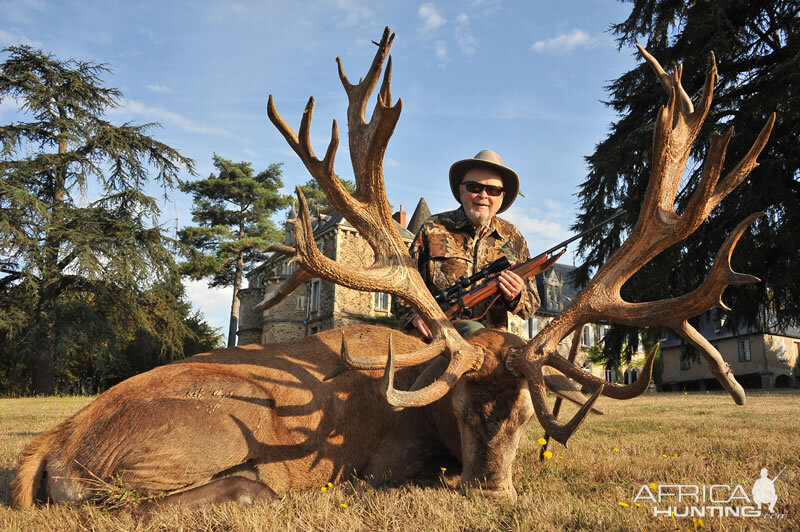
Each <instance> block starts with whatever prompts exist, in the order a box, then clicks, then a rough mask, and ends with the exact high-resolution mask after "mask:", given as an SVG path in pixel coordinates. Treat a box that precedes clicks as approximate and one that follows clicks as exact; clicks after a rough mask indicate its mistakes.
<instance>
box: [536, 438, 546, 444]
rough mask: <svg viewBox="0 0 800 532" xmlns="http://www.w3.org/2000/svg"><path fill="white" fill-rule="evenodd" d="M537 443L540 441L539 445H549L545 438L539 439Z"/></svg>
mask: <svg viewBox="0 0 800 532" xmlns="http://www.w3.org/2000/svg"><path fill="white" fill-rule="evenodd" d="M536 441H538V442H539V445H547V440H545V439H544V438H539V439H538V440H536Z"/></svg>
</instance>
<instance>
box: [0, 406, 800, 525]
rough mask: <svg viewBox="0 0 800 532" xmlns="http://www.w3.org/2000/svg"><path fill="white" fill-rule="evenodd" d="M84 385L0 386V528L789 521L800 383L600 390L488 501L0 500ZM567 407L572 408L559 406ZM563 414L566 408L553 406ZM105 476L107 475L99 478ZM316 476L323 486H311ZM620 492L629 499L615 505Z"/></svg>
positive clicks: (304, 496) (345, 491)
mask: <svg viewBox="0 0 800 532" xmlns="http://www.w3.org/2000/svg"><path fill="white" fill-rule="evenodd" d="M90 400H91V399H90V398H82V397H66V398H35V399H0V449H2V450H0V500H2V501H3V502H4V503H5V504H4V505H2V506H0V524H2V525H1V526H0V528H2V529H3V530H179V529H183V530H215V531H216V530H556V529H571V530H579V529H585V530H695V529H703V530H765V529H766V530H797V529H800V485H799V484H800V441H799V440H798V438H797V433H798V431H797V424H798V419H800V394H798V393H797V392H795V391H791V392H780V393H778V392H758V391H751V392H749V393H748V398H747V404H746V405H745V406H744V407H738V406H736V405H735V404H734V403H733V401H732V400H731V399H730V397H728V396H727V395H724V394H722V393H697V394H692V393H690V394H688V395H684V394H682V393H680V394H657V395H656V394H650V395H645V396H643V397H640V398H637V399H633V400H630V401H624V402H619V401H614V400H611V399H606V398H603V399H601V400H600V402H599V407H600V408H601V409H602V410H604V411H605V412H606V414H605V415H604V416H590V417H589V418H588V419H587V421H586V422H585V423H584V425H583V426H582V427H581V429H580V430H579V431H578V432H577V434H576V435H575V436H574V437H573V438H572V439H571V440H570V446H569V448H568V449H565V448H563V447H561V446H560V445H558V444H551V446H550V450H551V452H552V453H553V457H552V458H551V459H549V460H546V461H545V462H544V463H543V464H540V463H539V461H538V453H539V449H540V444H539V443H538V441H537V440H538V439H539V438H540V437H541V436H542V430H541V428H539V427H538V425H536V424H535V423H531V425H530V427H529V429H528V430H527V432H526V434H525V436H524V438H523V441H522V443H521V445H520V449H519V452H518V456H517V460H516V461H515V464H514V467H515V471H514V484H515V486H516V487H517V491H518V492H519V501H518V502H517V504H516V505H514V506H508V505H504V504H499V503H497V502H495V501H492V500H490V499H486V498H484V497H482V496H480V494H478V493H474V492H473V493H467V495H466V496H464V495H461V494H460V493H458V492H456V491H453V490H448V489H444V488H442V487H437V486H432V487H421V486H404V487H401V488H394V489H384V488H379V489H373V488H371V487H370V486H369V485H367V484H366V483H363V482H361V481H358V480H356V481H353V482H349V483H345V484H342V485H339V486H333V487H328V486H319V487H317V488H315V489H311V490H307V491H304V492H299V493H291V494H288V495H286V496H285V497H284V498H282V499H281V500H277V501H273V502H269V503H262V504H258V505H255V506H253V507H249V508H245V507H241V506H238V505H235V504H226V505H217V506H212V507H208V508H204V509H202V510H199V511H190V510H185V509H181V508H168V509H163V510H159V511H158V512H157V513H155V514H154V516H153V518H152V519H151V520H150V521H149V522H147V523H145V522H141V521H137V520H136V519H135V518H134V517H133V516H132V515H131V513H130V512H129V511H128V510H125V509H123V510H114V511H111V510H108V509H106V508H103V507H98V506H92V505H84V506H80V507H77V508H73V507H62V506H53V507H41V508H36V509H33V510H29V511H18V510H13V509H11V508H9V507H8V506H7V501H8V495H9V493H8V486H9V482H10V479H11V475H12V473H13V468H14V467H15V463H16V460H17V457H18V456H19V454H20V452H21V451H22V448H23V446H24V445H25V444H26V443H27V442H29V441H30V440H31V439H32V438H33V436H34V435H35V434H37V433H39V432H41V431H42V430H45V429H47V428H48V427H50V426H53V425H55V424H56V423H58V422H59V421H61V420H62V419H64V418H65V417H67V416H68V415H70V414H71V413H73V412H75V411H77V410H78V409H79V408H81V407H82V406H83V405H85V404H87V403H88V402H89V401H90ZM567 413H568V414H572V413H574V410H571V409H568V412H567ZM565 415H566V414H565ZM784 466H786V470H785V471H784V473H783V474H782V475H781V477H780V479H779V480H778V481H777V482H776V483H775V488H776V491H777V494H778V504H777V505H776V510H777V511H778V512H780V513H783V514H786V515H787V517H786V518H785V519H775V520H765V519H756V518H749V519H745V518H733V517H728V518H720V517H708V516H707V517H705V518H702V523H700V522H699V521H698V520H692V519H691V518H669V517H662V516H659V517H653V513H652V509H653V505H652V504H651V503H648V502H644V503H643V504H642V506H641V507H637V506H636V505H635V504H634V501H633V499H634V497H635V495H636V493H637V492H638V490H639V488H640V487H641V486H642V485H643V484H649V483H655V484H657V485H663V484H697V485H701V486H702V485H712V484H726V485H730V486H735V485H741V486H742V487H743V488H744V489H745V490H746V492H747V494H748V495H750V493H751V489H752V486H753V482H754V481H755V480H756V479H757V478H758V477H759V471H760V470H761V468H762V467H766V468H768V469H769V471H770V476H771V477H772V476H774V475H775V474H777V472H778V471H780V470H781V468H783V467H784ZM107 480H108V479H107ZM323 487H324V488H325V489H324V490H323V489H322V488H323ZM620 503H623V504H626V505H627V506H623V505H620Z"/></svg>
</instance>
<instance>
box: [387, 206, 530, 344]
mask: <svg viewBox="0 0 800 532" xmlns="http://www.w3.org/2000/svg"><path fill="white" fill-rule="evenodd" d="M482 229H483V230H482V233H483V234H475V231H476V228H475V226H474V225H473V224H472V222H470V221H469V218H467V215H466V213H465V212H464V208H463V207H459V208H458V209H457V210H455V211H449V212H444V213H441V214H435V215H433V216H431V217H430V218H428V219H427V220H426V221H425V223H424V224H423V225H422V227H421V228H420V230H419V233H417V236H416V237H415V238H414V241H413V242H412V243H411V248H410V249H409V253H410V254H411V258H412V259H414V260H415V261H416V263H417V269H418V270H419V272H420V274H421V275H422V279H423V280H424V281H425V284H426V285H427V286H428V289H429V290H430V291H431V293H432V294H436V293H437V292H438V291H439V290H443V289H445V288H447V287H449V286H451V285H452V284H453V283H455V282H456V281H457V280H458V279H459V278H460V277H461V276H465V275H466V276H469V275H472V274H473V273H475V272H476V271H478V270H480V269H482V268H485V267H486V266H488V265H489V264H490V263H492V262H493V261H495V260H497V259H499V258H501V257H502V256H503V255H505V256H506V257H508V260H509V261H510V262H511V264H516V263H518V262H522V261H525V260H527V259H529V258H530V254H529V253H528V245H527V244H526V243H525V239H524V238H523V236H522V235H521V234H520V232H519V231H518V230H517V228H516V227H514V225H512V224H511V223H510V222H507V221H505V220H502V219H500V218H497V217H495V218H493V219H492V221H491V222H490V224H489V226H488V227H485V228H482ZM491 301H492V298H489V299H487V300H485V301H482V302H481V303H479V304H478V305H476V306H475V307H473V316H476V317H477V316H480V315H481V314H483V312H484V311H485V310H486V308H487V306H488V305H489V303H491ZM540 304H541V302H540V300H539V293H538V292H537V291H536V280H535V279H533V278H531V279H526V280H525V288H523V290H522V292H520V295H519V296H517V298H516V299H515V300H514V301H511V302H506V300H505V299H504V298H503V296H502V295H501V296H500V298H499V299H498V301H497V302H495V304H494V305H493V306H492V308H491V309H490V310H489V312H488V313H487V314H486V316H484V317H483V318H482V319H481V320H480V321H481V323H483V324H484V325H486V326H487V327H490V328H495V329H507V328H508V316H507V315H506V311H509V312H512V313H514V314H516V315H518V316H520V317H521V318H522V319H527V318H529V317H531V316H532V315H533V313H534V312H536V309H538V308H539V305H540ZM399 306H400V312H399V313H400V316H401V320H402V319H403V317H405V318H406V319H405V321H409V320H410V319H411V317H412V316H413V311H412V310H411V309H410V308H408V307H407V306H406V305H405V304H404V303H403V302H399Z"/></svg>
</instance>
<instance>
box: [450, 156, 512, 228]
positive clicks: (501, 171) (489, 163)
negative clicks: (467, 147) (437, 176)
mask: <svg viewBox="0 0 800 532" xmlns="http://www.w3.org/2000/svg"><path fill="white" fill-rule="evenodd" d="M476 167H483V168H489V169H491V170H494V171H495V172H497V173H498V175H499V176H500V179H502V180H503V190H504V191H505V194H504V195H503V203H501V204H500V208H499V209H498V210H497V212H498V213H501V212H503V211H504V210H506V209H508V208H509V207H511V204H512V203H514V200H515V199H517V194H518V193H519V176H517V173H516V172H515V171H514V170H512V169H511V168H509V167H508V166H505V165H504V164H503V159H501V158H500V156H499V155H497V154H496V153H495V152H493V151H492V150H481V151H479V152H478V153H477V154H476V155H475V157H473V158H472V159H463V160H461V161H456V162H454V163H453V166H451V167H450V190H451V191H452V192H453V197H454V198H456V201H458V202H459V203H461V194H460V193H459V190H458V187H459V185H461V181H462V180H463V179H464V175H465V174H466V173H467V172H468V171H469V170H471V169H472V168H476Z"/></svg>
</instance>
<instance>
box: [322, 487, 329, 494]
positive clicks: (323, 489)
mask: <svg viewBox="0 0 800 532" xmlns="http://www.w3.org/2000/svg"><path fill="white" fill-rule="evenodd" d="M320 490H321V491H322V493H325V492H326V491H328V488H326V487H325V486H322V487H321V488H320Z"/></svg>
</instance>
